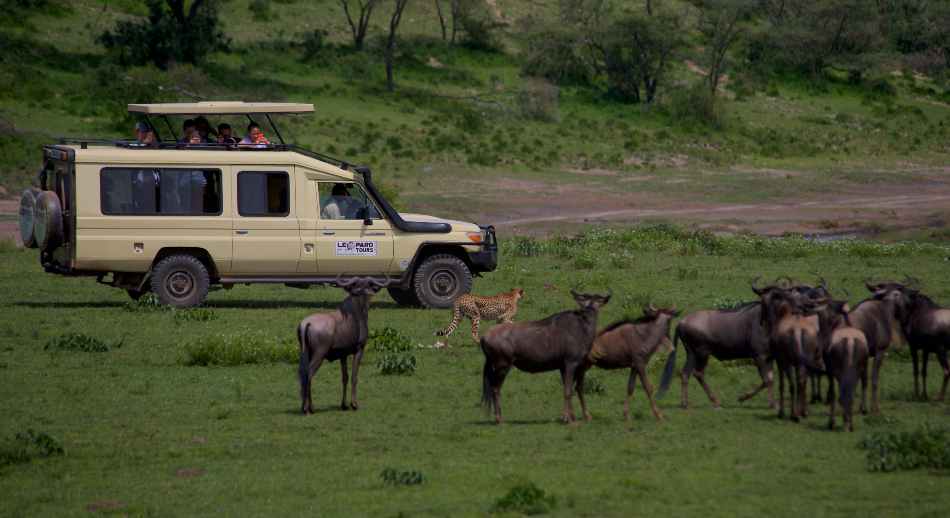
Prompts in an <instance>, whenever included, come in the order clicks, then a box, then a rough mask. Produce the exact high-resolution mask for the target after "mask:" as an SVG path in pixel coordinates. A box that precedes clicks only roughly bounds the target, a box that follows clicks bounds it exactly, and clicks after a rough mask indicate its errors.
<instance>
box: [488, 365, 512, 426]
mask: <svg viewBox="0 0 950 518" xmlns="http://www.w3.org/2000/svg"><path fill="white" fill-rule="evenodd" d="M510 369H511V366H510V365H505V366H500V367H499V366H497V365H496V366H495V369H494V376H493V377H492V379H491V397H492V405H493V406H494V407H495V423H496V424H501V385H502V384H503V383H504V382H505V377H506V376H508V371H509V370H510Z"/></svg>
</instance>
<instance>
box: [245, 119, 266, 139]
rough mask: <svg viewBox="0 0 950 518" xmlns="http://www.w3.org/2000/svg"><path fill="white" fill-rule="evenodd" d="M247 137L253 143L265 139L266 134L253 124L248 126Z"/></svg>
mask: <svg viewBox="0 0 950 518" xmlns="http://www.w3.org/2000/svg"><path fill="white" fill-rule="evenodd" d="M247 137H248V138H249V139H251V141H252V142H253V141H256V140H258V139H261V138H264V132H263V131H261V127H260V126H259V125H258V124H257V123H256V122H252V123H250V124H248V125H247Z"/></svg>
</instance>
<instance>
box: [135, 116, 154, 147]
mask: <svg viewBox="0 0 950 518" xmlns="http://www.w3.org/2000/svg"><path fill="white" fill-rule="evenodd" d="M135 145H137V146H140V147H158V140H157V139H156V138H155V130H153V129H152V127H151V126H149V125H148V124H146V123H144V122H138V123H136V124H135Z"/></svg>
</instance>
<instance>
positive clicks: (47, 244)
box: [33, 191, 63, 250]
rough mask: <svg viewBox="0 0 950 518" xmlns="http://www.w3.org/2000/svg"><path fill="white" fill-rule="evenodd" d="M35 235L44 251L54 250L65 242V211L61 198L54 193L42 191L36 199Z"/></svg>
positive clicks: (37, 242)
mask: <svg viewBox="0 0 950 518" xmlns="http://www.w3.org/2000/svg"><path fill="white" fill-rule="evenodd" d="M35 214H36V216H35V223H34V224H33V235H34V236H35V237H36V244H37V245H39V247H40V248H41V249H43V250H52V249H54V248H56V247H57V246H59V245H60V244H61V243H62V242H63V209H62V206H61V205H60V203H59V196H56V193H55V192H53V191H42V192H40V195H39V196H37V197H36V210H35Z"/></svg>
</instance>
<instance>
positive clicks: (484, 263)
mask: <svg viewBox="0 0 950 518" xmlns="http://www.w3.org/2000/svg"><path fill="white" fill-rule="evenodd" d="M479 228H481V229H482V232H483V233H484V234H485V237H484V238H483V239H482V247H481V249H480V250H479V251H478V252H469V253H468V259H469V261H471V263H472V266H473V267H474V272H473V273H480V272H493V271H495V268H497V267H498V239H497V238H496V237H495V227H493V226H491V225H479Z"/></svg>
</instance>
